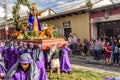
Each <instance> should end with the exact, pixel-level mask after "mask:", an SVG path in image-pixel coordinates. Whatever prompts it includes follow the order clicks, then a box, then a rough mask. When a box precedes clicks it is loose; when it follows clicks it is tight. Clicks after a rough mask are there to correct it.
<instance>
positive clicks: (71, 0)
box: [43, 0, 77, 9]
mask: <svg viewBox="0 0 120 80" xmlns="http://www.w3.org/2000/svg"><path fill="white" fill-rule="evenodd" d="M73 1H77V0H70V1H66V2H64V3H60V4H55V5H52V6H47V7H45V8H44V7H43V9H48V8H53V7H56V6H59V5H64V4H66V3H70V2H73Z"/></svg>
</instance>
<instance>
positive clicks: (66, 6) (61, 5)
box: [0, 0, 120, 19]
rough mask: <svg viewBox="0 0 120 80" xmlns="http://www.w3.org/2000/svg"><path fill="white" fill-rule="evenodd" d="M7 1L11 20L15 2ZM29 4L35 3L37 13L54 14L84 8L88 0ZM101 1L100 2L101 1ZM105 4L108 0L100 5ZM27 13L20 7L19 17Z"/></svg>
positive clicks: (1, 10) (2, 12)
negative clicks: (52, 11) (45, 11)
mask: <svg viewBox="0 0 120 80" xmlns="http://www.w3.org/2000/svg"><path fill="white" fill-rule="evenodd" d="M3 1H5V0H0V5H1V6H0V19H3V17H4V15H5V10H4V8H3ZM7 1H8V7H7V12H8V17H9V18H12V6H13V4H14V3H15V2H16V0H7ZM29 1H30V3H33V2H35V3H36V4H37V6H38V9H39V11H42V10H45V9H48V8H51V9H53V10H54V11H55V12H56V13H59V12H63V11H67V10H71V9H75V8H79V7H81V6H84V5H85V3H86V2H87V1H88V0H29ZM99 1H100V0H91V2H92V3H97V2H99ZM101 1H102V0H101ZM112 1H113V2H120V0H112ZM105 3H110V2H109V0H103V2H101V4H102V5H103V4H105ZM101 4H97V5H95V6H99V5H101ZM27 11H28V8H27V7H26V6H24V5H21V10H20V14H21V15H23V16H24V15H26V14H27Z"/></svg>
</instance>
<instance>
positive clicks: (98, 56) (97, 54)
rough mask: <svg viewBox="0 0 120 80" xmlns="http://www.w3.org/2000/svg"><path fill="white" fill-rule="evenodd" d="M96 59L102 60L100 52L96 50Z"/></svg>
mask: <svg viewBox="0 0 120 80" xmlns="http://www.w3.org/2000/svg"><path fill="white" fill-rule="evenodd" d="M94 59H98V60H99V59H100V50H94Z"/></svg>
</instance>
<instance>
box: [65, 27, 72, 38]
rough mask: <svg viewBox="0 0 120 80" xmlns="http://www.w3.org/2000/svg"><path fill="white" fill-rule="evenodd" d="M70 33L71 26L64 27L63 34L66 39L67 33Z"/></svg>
mask: <svg viewBox="0 0 120 80" xmlns="http://www.w3.org/2000/svg"><path fill="white" fill-rule="evenodd" d="M70 33H71V28H64V36H65V37H66V39H68V37H69V34H70Z"/></svg>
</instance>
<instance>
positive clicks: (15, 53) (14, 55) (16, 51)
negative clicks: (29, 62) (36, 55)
mask: <svg viewBox="0 0 120 80" xmlns="http://www.w3.org/2000/svg"><path fill="white" fill-rule="evenodd" d="M18 54H19V47H18V46H16V47H15V48H14V53H13V54H12V57H11V60H12V61H11V64H12V65H14V64H15V63H16V62H17V60H18V57H19V55H18Z"/></svg>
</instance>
